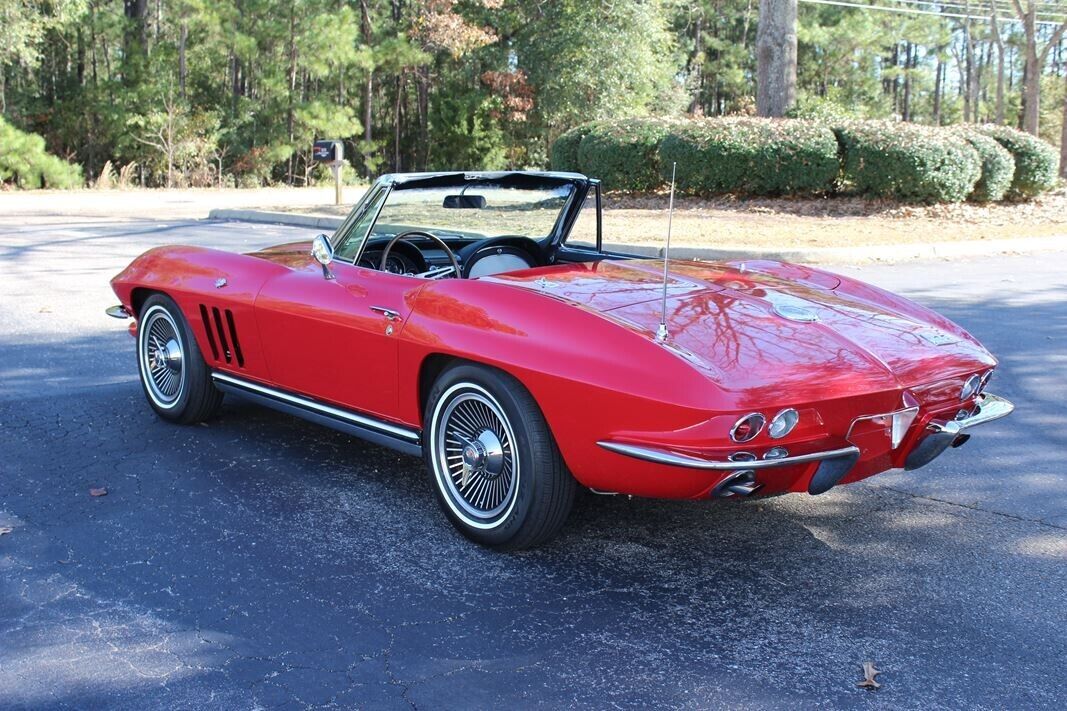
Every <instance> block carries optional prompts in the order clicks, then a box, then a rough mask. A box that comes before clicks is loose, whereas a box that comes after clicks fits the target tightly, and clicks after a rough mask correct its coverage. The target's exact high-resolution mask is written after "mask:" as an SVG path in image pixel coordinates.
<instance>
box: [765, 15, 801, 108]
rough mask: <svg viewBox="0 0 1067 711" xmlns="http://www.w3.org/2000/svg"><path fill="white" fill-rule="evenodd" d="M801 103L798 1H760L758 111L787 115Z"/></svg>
mask: <svg viewBox="0 0 1067 711" xmlns="http://www.w3.org/2000/svg"><path fill="white" fill-rule="evenodd" d="M796 100H797V0H760V4H759V27H758V28H757V29H756V112H757V113H758V114H759V115H760V116H785V113H786V112H787V111H788V110H789V109H791V108H793V105H794V104H796Z"/></svg>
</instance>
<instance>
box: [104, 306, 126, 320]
mask: <svg viewBox="0 0 1067 711" xmlns="http://www.w3.org/2000/svg"><path fill="white" fill-rule="evenodd" d="M104 313H106V314H107V315H108V316H110V317H111V318H129V317H130V316H132V314H131V313H130V312H129V311H127V310H126V307H125V306H123V305H122V304H115V305H114V306H108V307H107V308H106V309H104Z"/></svg>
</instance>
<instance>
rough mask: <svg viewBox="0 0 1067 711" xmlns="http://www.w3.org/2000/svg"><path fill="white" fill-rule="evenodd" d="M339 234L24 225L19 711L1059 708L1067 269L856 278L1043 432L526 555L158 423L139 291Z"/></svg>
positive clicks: (3, 647)
mask: <svg viewBox="0 0 1067 711" xmlns="http://www.w3.org/2000/svg"><path fill="white" fill-rule="evenodd" d="M310 236H311V234H310V233H308V232H307V231H303V230H296V229H288V228H281V227H271V226H262V225H246V224H237V223H212V222H204V221H191V220H189V221H173V220H172V221H121V220H110V219H107V218H106V217H96V218H93V219H86V220H84V221H78V220H76V219H73V218H70V217H64V218H55V219H51V220H50V219H48V218H47V216H46V217H39V218H35V219H21V218H18V217H14V218H13V217H10V216H8V217H5V216H3V215H0V532H3V533H2V534H0V707H3V708H78V709H84V708H99V707H106V708H129V709H145V708H156V707H166V708H197V709H202V708H224V709H252V708H303V707H312V706H314V707H318V706H335V707H343V708H348V707H368V708H399V709H404V708H457V709H460V708H462V709H469V708H489V707H501V706H510V707H522V708H525V707H534V706H544V707H550V708H555V707H560V706H570V705H582V706H587V707H592V708H614V707H649V706H656V707H682V708H727V707H728V708H767V707H797V706H803V707H820V708H843V707H863V708H867V707H871V708H915V709H934V708H989V709H1004V708H1028V709H1032V708H1062V703H1063V699H1064V698H1067V676H1065V675H1064V673H1063V668H1064V665H1065V663H1067V464H1065V463H1064V451H1067V408H1065V406H1064V403H1065V402H1067V378H1065V377H1064V372H1065V369H1067V252H1064V253H1056V254H1046V255H1041V256H1035V257H1000V258H996V259H988V260H971V261H965V262H956V263H949V262H935V263H912V264H904V265H897V266H892V267H890V266H884V267H882V266H869V267H865V268H862V269H851V270H848V269H845V270H842V271H849V272H850V273H852V274H854V275H856V276H859V277H860V278H863V279H866V280H869V281H872V282H874V283H877V284H879V285H882V286H886V287H888V288H890V289H892V290H895V291H899V292H901V293H904V294H905V295H908V296H910V297H912V298H915V299H917V300H919V301H920V302H922V303H924V304H927V305H929V306H932V307H934V308H936V309H938V310H940V311H941V312H943V313H945V314H946V315H948V316H949V317H951V318H953V319H954V320H956V321H957V322H959V323H961V324H962V325H963V326H965V327H966V328H968V329H969V330H971V331H972V333H974V334H975V335H976V336H978V337H979V338H980V339H981V340H983V341H984V342H985V343H986V345H987V346H988V347H989V348H990V349H991V350H992V351H993V352H994V353H995V354H996V355H997V356H998V357H999V358H1000V359H1001V361H1002V367H1001V369H1000V371H999V372H998V374H997V377H996V378H995V379H994V381H993V382H994V384H993V386H992V387H991V389H992V390H993V391H995V392H997V393H998V394H1001V395H1004V396H1006V397H1008V398H1009V399H1011V400H1013V401H1014V402H1015V403H1016V405H1017V407H1018V410H1017V411H1016V413H1015V414H1014V415H1013V416H1012V417H1011V418H1009V419H1008V420H1004V421H1001V422H999V423H996V424H994V425H989V426H987V427H986V428H983V430H981V431H976V432H975V437H974V438H973V439H972V440H971V441H970V442H969V443H968V444H967V445H966V446H964V447H963V448H961V449H959V450H955V451H950V452H948V453H947V454H945V455H944V456H943V457H942V458H941V459H939V460H938V461H936V462H935V463H934V464H932V465H931V466H929V467H928V468H926V469H924V470H922V471H919V472H912V473H902V472H893V473H889V474H885V475H882V476H879V477H876V478H874V479H871V480H868V481H866V482H862V483H860V484H856V485H852V486H848V487H842V488H838V489H835V490H832V491H831V492H829V493H828V494H825V495H823V496H818V497H811V496H807V495H791V496H784V497H779V498H774V499H767V500H762V501H748V502H744V503H740V504H734V503H729V502H727V503H722V502H719V503H716V502H701V503H692V502H662V501H647V500H639V499H633V500H630V499H627V498H626V497H596V496H592V495H589V496H586V497H582V499H581V500H580V501H579V503H578V505H577V507H576V510H575V512H574V514H573V516H572V518H571V520H570V522H569V524H568V526H567V527H566V528H565V530H564V532H563V535H562V536H561V537H560V538H559V539H558V540H556V541H554V542H553V543H552V544H551V545H549V546H546V547H544V548H541V549H538V550H535V551H530V552H525V553H520V554H507V555H505V554H499V553H494V552H491V551H489V550H486V549H483V548H479V547H477V546H475V545H472V544H471V543H469V542H467V541H466V540H464V539H463V538H461V537H460V536H459V535H458V534H457V533H456V532H455V531H454V530H453V529H452V527H451V526H450V525H448V523H447V522H446V520H445V518H444V516H443V515H442V514H441V513H440V511H439V510H438V508H437V505H436V503H435V501H434V498H433V494H432V490H431V484H430V481H429V479H428V477H427V475H426V473H425V472H424V470H423V468H422V465H421V462H420V461H418V460H416V459H413V458H410V457H405V456H402V455H398V454H395V453H393V452H391V451H389V450H385V449H382V448H379V447H375V446H372V445H368V444H364V443H362V442H360V441H358V440H355V439H352V438H349V437H347V436H344V435H341V434H339V433H336V432H332V431H330V430H325V429H321V428H318V427H316V426H314V425H310V424H306V423H304V422H301V421H298V420H295V419H292V418H290V417H287V416H284V415H280V414H276V413H273V412H269V411H265V410H262V409H259V408H257V407H254V406H252V405H249V404H245V403H242V402H240V401H238V400H234V399H229V400H227V403H226V405H225V407H224V409H223V411H222V413H221V415H220V416H219V417H218V418H217V419H215V420H213V421H212V422H210V423H209V424H207V425H206V426H194V427H179V426H174V425H169V424H165V423H163V422H161V421H160V420H158V419H157V418H156V417H155V416H154V415H153V414H152V413H151V411H150V410H149V408H148V406H147V404H146V403H145V402H144V398H143V396H142V394H141V391H140V385H139V384H138V383H137V380H136V378H135V356H134V348H133V345H134V344H133V341H132V339H130V338H129V336H128V335H127V334H126V333H125V328H124V325H123V324H122V323H120V322H118V321H114V320H112V319H109V318H107V317H106V316H104V314H103V309H104V308H105V307H106V306H109V305H111V304H113V303H115V299H114V297H113V295H112V294H111V293H110V290H109V288H108V283H107V282H108V279H109V278H110V277H111V276H113V275H114V274H115V273H116V272H117V271H118V270H120V269H121V268H122V267H123V266H125V265H126V264H127V263H128V262H129V261H130V260H131V259H132V258H133V257H134V256H136V255H137V254H138V253H140V252H141V251H143V250H145V249H147V248H149V247H152V246H156V245H160V244H167V243H175V242H180V243H190V244H200V245H206V246H217V247H223V248H227V249H233V250H242V249H251V248H255V247H260V246H264V245H267V244H271V243H274V242H280V241H284V240H292V239H300V238H307V237H310ZM353 367H356V368H358V367H359V355H358V354H353ZM576 405H579V404H576ZM591 416H595V413H591ZM92 488H106V490H107V494H106V496H95V497H94V496H91V495H90V489H92ZM868 661H869V662H873V663H874V665H875V666H876V667H877V668H878V669H879V670H881V674H880V675H879V676H878V677H877V680H878V681H879V682H880V683H881V685H882V686H881V688H879V689H877V690H873V691H868V690H864V689H860V688H857V686H856V683H857V682H858V681H860V680H861V679H862V678H863V675H862V671H861V664H862V663H863V662H868Z"/></svg>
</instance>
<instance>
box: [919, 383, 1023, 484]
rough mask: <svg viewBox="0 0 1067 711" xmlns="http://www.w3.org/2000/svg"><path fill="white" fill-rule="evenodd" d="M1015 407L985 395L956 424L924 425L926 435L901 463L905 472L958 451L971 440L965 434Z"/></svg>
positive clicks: (951, 421) (942, 422)
mask: <svg viewBox="0 0 1067 711" xmlns="http://www.w3.org/2000/svg"><path fill="white" fill-rule="evenodd" d="M1014 410H1015V405H1012V404H1011V403H1010V402H1008V401H1007V400H1005V399H1004V398H1002V397H1000V396H998V395H992V394H990V393H985V394H983V395H979V396H978V397H977V398H976V399H975V404H974V409H973V410H972V411H971V414H970V415H968V416H967V417H964V418H961V419H958V420H932V421H931V422H930V423H929V424H927V425H926V429H927V430H928V431H929V432H930V434H928V435H926V436H925V437H924V438H923V439H922V441H920V442H919V443H918V444H917V445H915V448H914V449H912V450H911V452H910V453H909V454H908V458H907V459H905V460H904V468H905V469H907V470H908V471H913V470H915V469H918V468H920V467H925V466H926V465H927V464H929V463H930V462H932V461H934V460H935V459H937V458H938V457H939V456H941V454H942V452H944V451H945V450H946V449H948V448H949V447H958V446H960V445H961V444H963V443H964V442H966V441H967V439H968V438H969V437H970V435H968V434H966V433H965V430H969V429H970V428H972V427H977V426H978V425H984V424H985V423H987V422H992V421H993V420H999V419H1000V418H1001V417H1007V416H1008V415H1010V414H1011V413H1012V411H1014Z"/></svg>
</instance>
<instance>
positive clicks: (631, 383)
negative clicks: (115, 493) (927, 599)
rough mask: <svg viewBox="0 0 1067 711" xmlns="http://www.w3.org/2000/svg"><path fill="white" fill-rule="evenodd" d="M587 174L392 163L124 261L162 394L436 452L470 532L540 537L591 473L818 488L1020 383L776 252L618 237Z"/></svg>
mask: <svg viewBox="0 0 1067 711" xmlns="http://www.w3.org/2000/svg"><path fill="white" fill-rule="evenodd" d="M600 194H601V191H600V184H599V183H598V181H596V180H592V179H589V178H586V177H585V176H582V175H577V174H571V173H537V172H499V173H437V174H406V175H387V176H385V177H383V178H381V179H380V180H378V181H377V182H376V183H375V184H374V185H373V186H372V187H371V188H370V190H368V191H367V193H366V195H365V196H364V197H363V198H362V199H361V200H360V202H359V204H358V205H356V207H355V209H353V210H352V213H351V214H350V215H349V217H348V218H347V219H346V220H345V221H344V224H342V225H341V227H340V228H339V229H338V230H337V231H336V232H335V233H334V234H333V235H332V236H330V237H327V236H325V235H320V236H318V237H316V238H315V239H314V240H313V241H311V242H298V243H294V244H283V245H280V246H276V247H271V248H269V249H264V250H261V251H258V252H252V253H250V254H233V253H228V252H223V251H218V250H214V249H204V248H200V247H184V246H171V247H161V248H157V249H153V250H151V251H149V252H146V253H145V254H143V255H141V256H140V257H138V258H137V259H136V260H135V261H134V262H133V263H132V264H130V266H129V267H127V268H126V269H125V270H124V271H123V272H122V273H120V274H119V275H118V276H116V277H115V278H114V279H113V280H112V282H111V283H112V286H113V288H114V291H115V293H116V294H117V295H118V298H119V300H120V301H121V304H120V305H118V306H115V307H112V308H111V309H109V313H110V314H111V315H113V316H117V317H120V318H133V319H135V323H134V325H132V326H131V332H132V333H134V334H135V335H136V338H137V358H138V364H139V368H140V378H141V382H142V384H143V387H144V392H145V395H146V397H147V399H148V403H149V405H151V407H152V408H153V409H154V410H155V411H156V413H158V414H159V416H160V417H162V418H164V419H166V420H171V421H174V422H179V423H185V424H188V423H194V422H199V421H201V420H204V419H205V418H208V417H211V415H212V414H213V413H214V412H215V411H216V410H217V409H218V407H219V404H220V403H221V401H222V398H223V395H224V393H233V394H237V395H240V396H243V397H247V398H252V399H254V400H257V401H258V402H260V403H262V404H264V405H267V406H269V407H273V408H277V409H280V410H284V411H286V412H290V413H293V414H295V415H298V416H300V417H304V418H307V419H309V420H312V421H315V422H319V423H322V424H324V425H327V426H330V427H335V428H338V429H340V430H343V431H345V432H349V433H351V434H354V435H356V436H359V437H362V438H365V439H367V440H370V441H372V442H375V443H378V444H382V445H385V446H389V447H393V448H395V449H398V450H400V451H402V452H407V453H409V454H414V455H421V456H423V457H424V458H425V461H426V464H427V466H428V468H429V470H430V472H431V474H432V480H433V484H434V488H435V490H436V493H437V496H438V497H439V500H440V502H441V505H442V508H443V510H444V511H445V513H446V514H447V515H448V517H449V518H450V519H451V520H452V522H453V523H454V524H455V525H456V526H457V527H458V528H459V529H460V531H462V532H463V533H464V534H466V535H467V536H468V537H470V538H472V539H474V540H476V541H479V542H481V543H484V544H487V545H491V546H494V547H498V548H503V549H516V548H522V547H528V546H532V545H536V544H538V543H541V542H543V541H546V540H547V539H549V538H550V537H552V536H553V535H554V534H555V533H556V532H557V531H558V530H559V529H560V527H561V526H562V525H563V523H564V520H565V519H566V517H567V514H568V511H569V510H570V507H571V503H572V501H573V499H574V496H575V492H576V490H577V488H578V487H579V486H583V487H588V488H589V489H592V490H594V491H596V492H598V493H623V494H632V495H635V496H647V497H667V498H679V499H706V498H710V497H718V498H737V497H747V496H752V495H765V494H778V493H783V492H808V493H809V494H820V493H822V492H825V491H827V490H828V489H830V488H831V487H833V486H836V485H838V484H845V483H849V482H854V481H858V480H860V479H863V478H866V477H869V476H871V475H873V474H876V473H878V472H882V471H885V470H887V469H892V468H897V467H903V468H905V469H916V468H918V467H921V466H923V465H925V464H927V463H929V462H930V461H931V460H933V459H934V458H935V457H937V456H938V455H940V454H941V453H942V452H944V451H945V450H946V449H947V448H949V447H957V446H959V445H961V444H963V443H964V442H965V441H966V440H967V438H968V436H969V431H970V429H971V428H972V427H974V426H976V425H979V424H982V423H985V422H989V421H991V420H994V419H997V418H999V417H1003V416H1005V415H1007V414H1009V413H1010V412H1011V410H1012V405H1011V403H1009V402H1007V401H1006V400H1004V399H1002V398H999V397H997V396H995V395H992V394H989V393H986V392H985V386H986V383H987V382H988V381H989V377H990V374H991V373H992V372H993V368H994V367H995V365H996V360H995V359H994V358H993V357H992V356H991V355H990V354H989V352H988V351H986V349H985V348H983V347H982V345H981V344H979V343H978V341H976V340H975V339H974V338H973V337H971V336H970V335H969V334H968V333H966V332H965V331H964V330H963V329H962V328H960V327H959V326H957V325H955V324H954V323H952V322H950V321H948V320H947V319H945V318H942V317H941V316H939V315H937V314H936V313H933V312H931V311H929V310H927V309H925V308H923V307H922V306H919V305H917V304H915V303H912V302H910V301H908V300H906V299H903V298H900V297H898V296H894V295H892V294H890V293H887V292H885V291H882V290H881V289H877V288H875V287H872V286H868V285H866V284H863V283H861V282H858V281H855V280H852V279H848V278H845V277H840V276H836V275H834V274H831V273H829V272H825V271H821V270H819V269H814V268H810V267H804V266H797V265H794V264H785V263H781V262H776V261H766V260H744V261H733V262H696V261H671V262H670V263H669V270H668V269H665V265H664V262H663V260H649V259H641V258H637V257H634V256H632V255H626V254H620V253H616V252H611V251H606V250H605V249H603V247H602V221H601V210H600V205H601V198H600Z"/></svg>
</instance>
